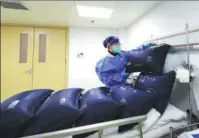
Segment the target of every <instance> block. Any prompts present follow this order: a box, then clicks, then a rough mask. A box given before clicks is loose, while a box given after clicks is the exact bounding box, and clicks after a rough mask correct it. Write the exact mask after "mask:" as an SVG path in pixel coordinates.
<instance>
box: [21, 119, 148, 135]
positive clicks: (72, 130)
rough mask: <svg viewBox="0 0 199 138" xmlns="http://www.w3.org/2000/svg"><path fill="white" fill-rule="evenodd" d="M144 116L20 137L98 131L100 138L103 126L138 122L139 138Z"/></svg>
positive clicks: (108, 126)
mask: <svg viewBox="0 0 199 138" xmlns="http://www.w3.org/2000/svg"><path fill="white" fill-rule="evenodd" d="M146 118H147V117H146V115H141V116H136V117H129V118H125V119H119V120H114V121H108V122H103V123H97V124H93V125H86V126H81V127H75V128H70V129H65V130H59V131H54V132H49V133H43V134H38V135H32V136H27V137H22V138H64V137H66V136H72V135H78V134H83V133H87V132H92V131H98V136H99V138H101V137H102V135H103V129H104V128H110V127H116V126H121V125H127V124H131V123H138V129H139V133H140V138H143V133H142V122H143V121H144V120H146Z"/></svg>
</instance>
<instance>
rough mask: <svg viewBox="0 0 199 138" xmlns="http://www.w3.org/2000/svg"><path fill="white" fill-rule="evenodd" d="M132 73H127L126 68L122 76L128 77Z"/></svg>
mask: <svg viewBox="0 0 199 138" xmlns="http://www.w3.org/2000/svg"><path fill="white" fill-rule="evenodd" d="M129 75H130V73H126V69H124V70H123V71H122V76H123V77H128V76H129Z"/></svg>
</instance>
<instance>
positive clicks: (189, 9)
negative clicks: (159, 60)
mask: <svg viewBox="0 0 199 138" xmlns="http://www.w3.org/2000/svg"><path fill="white" fill-rule="evenodd" d="M185 23H188V24H189V29H196V28H199V2H198V1H167V2H166V1H164V2H162V3H161V4H160V5H158V6H157V7H156V8H155V9H154V10H153V11H151V12H150V13H148V14H147V15H145V16H144V17H143V18H142V19H141V20H139V21H138V22H136V23H135V24H132V25H131V26H130V27H129V28H128V30H127V32H128V40H129V44H130V45H129V46H128V49H132V48H133V47H136V46H137V45H140V44H142V43H144V42H146V41H148V40H151V35H154V38H157V37H161V36H165V35H169V34H173V33H179V32H182V31H184V30H185ZM189 40H190V42H199V32H197V33H193V34H190V35H189ZM157 43H168V44H171V45H172V44H183V43H186V36H185V35H183V36H178V37H173V38H169V39H164V40H161V41H157ZM186 56H187V55H186V52H183V51H177V52H175V53H169V54H168V56H167V59H166V64H165V72H168V71H169V70H170V69H172V68H176V67H178V66H180V63H181V61H182V60H185V61H186V59H187V58H186ZM198 59H199V51H192V52H191V59H190V60H191V64H193V65H194V69H195V70H194V72H195V73H196V74H197V76H196V77H195V80H194V81H193V85H192V88H193V89H192V90H193V91H194V93H195V94H197V96H196V97H195V98H196V99H194V102H193V106H194V107H193V108H194V110H195V111H196V102H198V110H199V94H198V91H199V85H198V84H199V75H198V72H199V62H198ZM188 90H189V89H188V86H187V85H182V84H178V85H177V86H176V87H175V91H174V92H173V96H172V100H171V101H172V102H173V103H175V104H176V105H177V106H179V107H180V108H182V109H184V110H186V109H187V108H188ZM196 112H197V111H196ZM198 115H199V114H198Z"/></svg>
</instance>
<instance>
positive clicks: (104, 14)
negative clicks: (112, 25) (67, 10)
mask: <svg viewBox="0 0 199 138" xmlns="http://www.w3.org/2000/svg"><path fill="white" fill-rule="evenodd" d="M76 7H77V12H78V14H79V16H81V17H90V18H101V19H109V18H110V17H111V14H112V12H113V9H110V8H100V7H89V6H84V5H76Z"/></svg>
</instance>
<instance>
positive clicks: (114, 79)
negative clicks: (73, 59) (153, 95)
mask: <svg viewBox="0 0 199 138" xmlns="http://www.w3.org/2000/svg"><path fill="white" fill-rule="evenodd" d="M103 45H104V47H105V48H107V50H108V55H107V56H106V57H105V58H102V59H101V60H100V61H99V62H98V63H97V65H96V73H97V75H98V77H99V79H100V80H101V81H102V82H103V83H104V84H105V85H106V86H107V87H109V88H114V87H117V86H119V85H122V84H125V83H126V80H127V78H128V77H129V75H130V74H129V73H127V72H126V71H125V69H126V66H127V64H128V60H127V58H128V54H129V52H130V51H122V50H121V46H120V45H121V44H120V40H119V38H118V37H116V36H109V37H107V38H106V39H105V40H104V41H103ZM150 46H152V44H147V45H142V46H140V47H139V48H140V49H143V50H144V49H146V48H148V47H150Z"/></svg>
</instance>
